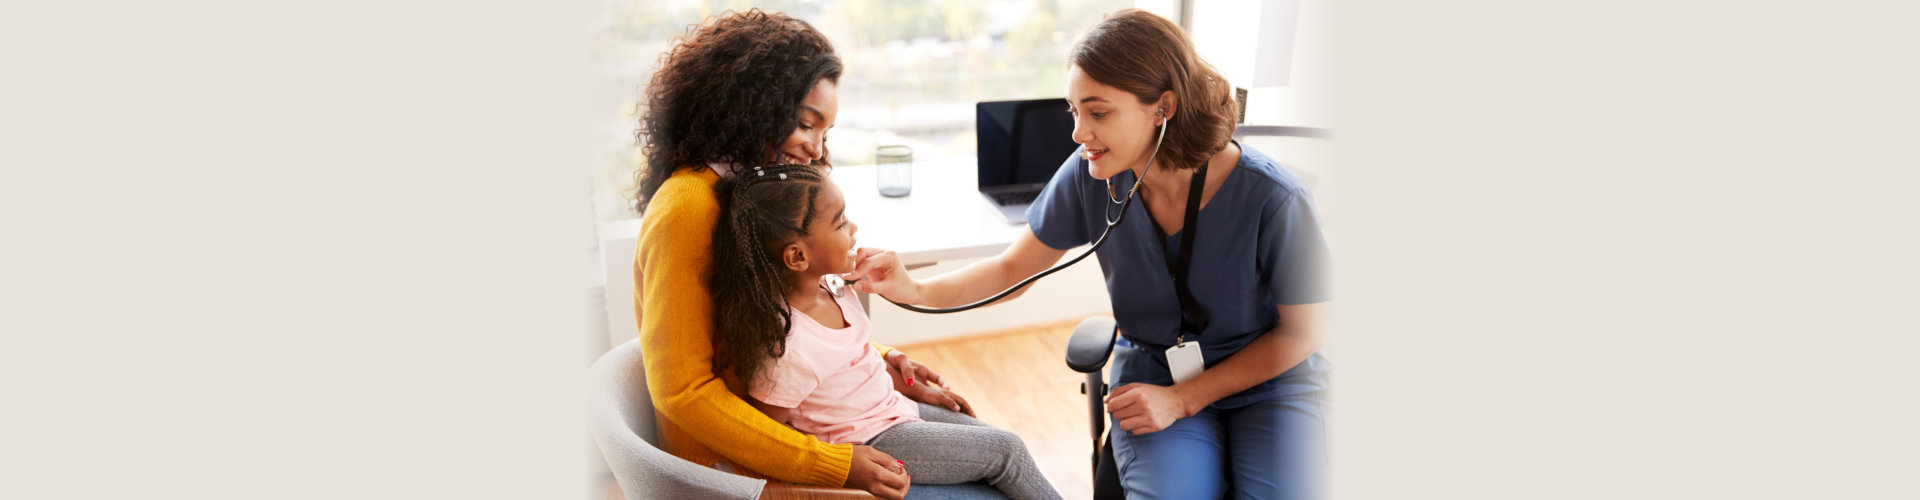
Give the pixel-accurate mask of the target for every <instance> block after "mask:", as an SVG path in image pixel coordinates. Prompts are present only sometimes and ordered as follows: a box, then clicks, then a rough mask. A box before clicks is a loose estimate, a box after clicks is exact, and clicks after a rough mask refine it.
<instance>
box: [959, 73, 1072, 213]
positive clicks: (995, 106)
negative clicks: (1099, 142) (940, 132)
mask: <svg viewBox="0 0 1920 500" xmlns="http://www.w3.org/2000/svg"><path fill="white" fill-rule="evenodd" d="M974 120H975V121H974V127H975V131H976V132H977V135H978V138H979V145H978V148H979V150H978V152H979V155H978V156H979V169H980V170H979V174H980V176H979V177H980V194H981V195H982V196H985V197H986V198H987V201H988V202H990V203H992V204H993V206H994V208H996V209H998V210H999V211H1000V217H1001V218H1003V219H1006V221H1007V223H1009V224H1020V223H1025V222H1026V221H1027V207H1029V206H1032V205H1033V200H1034V198H1036V197H1038V196H1040V190H1041V189H1042V188H1045V187H1047V181H1049V180H1052V179H1053V173H1054V172H1055V171H1058V170H1059V169H1060V164H1061V163H1064V162H1066V161H1067V158H1068V157H1070V156H1072V155H1073V152H1074V150H1076V149H1079V147H1080V145H1079V144H1076V143H1074V142H1073V117H1072V116H1070V115H1068V114H1067V100H1066V99H1064V98H1054V99H1029V100H1019V101H989V102H981V103H977V104H974Z"/></svg>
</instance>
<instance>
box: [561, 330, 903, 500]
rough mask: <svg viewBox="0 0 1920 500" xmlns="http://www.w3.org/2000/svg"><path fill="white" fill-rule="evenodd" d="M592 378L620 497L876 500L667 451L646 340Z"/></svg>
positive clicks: (595, 429) (592, 418)
mask: <svg viewBox="0 0 1920 500" xmlns="http://www.w3.org/2000/svg"><path fill="white" fill-rule="evenodd" d="M591 373H592V375H591V376H592V380H591V381H590V382H589V385H590V386H591V388H590V389H589V390H588V397H589V398H590V399H591V401H590V402H589V403H588V404H589V405H590V406H591V407H590V408H589V409H588V417H587V418H588V424H587V425H588V427H589V430H590V431H592V433H593V439H594V441H595V442H596V443H598V444H599V445H600V454H601V455H602V456H604V457H606V459H607V466H608V467H609V468H611V469H612V470H613V477H614V479H615V480H616V481H618V482H619V483H620V491H621V492H623V493H625V494H626V497H627V498H629V499H643V498H738V499H757V498H864V499H872V498H873V495H869V494H867V492H864V491H860V490H852V489H844V488H820V487H809V486H793V485H787V484H777V483H776V484H769V483H768V482H767V481H766V480H764V479H754V478H750V477H746V476H740V475H736V474H730V473H727V472H722V471H719V470H714V469H711V468H707V467H701V466H699V465H697V464H694V463H693V462H688V461H686V460H683V459H681V458H680V457H676V456H673V455H672V454H669V453H667V452H665V451H661V450H660V448H658V447H657V446H656V443H658V442H659V437H658V435H657V432H656V430H655V427H654V422H653V418H654V417H653V399H652V396H651V395H649V393H648V392H647V372H646V369H645V368H644V367H643V366H642V365H641V357H640V339H633V340H628V341H626V342H625V343H622V344H620V345H619V346H616V347H614V348H613V350H611V351H607V353H606V354H604V355H602V356H600V360H599V361H596V362H594V363H593V368H592V369H591ZM914 489H915V490H917V489H919V488H917V487H916V488H914ZM909 491H910V492H912V490H909ZM916 496H917V495H916Z"/></svg>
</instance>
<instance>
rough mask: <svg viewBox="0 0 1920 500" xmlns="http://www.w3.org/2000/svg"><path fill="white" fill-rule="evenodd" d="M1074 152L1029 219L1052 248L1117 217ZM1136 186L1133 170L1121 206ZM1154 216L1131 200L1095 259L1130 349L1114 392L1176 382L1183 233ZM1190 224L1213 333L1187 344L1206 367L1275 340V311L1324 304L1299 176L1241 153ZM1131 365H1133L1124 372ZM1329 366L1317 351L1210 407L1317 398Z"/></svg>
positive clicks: (1315, 228)
mask: <svg viewBox="0 0 1920 500" xmlns="http://www.w3.org/2000/svg"><path fill="white" fill-rule="evenodd" d="M1083 149H1084V148H1083ZM1080 153H1081V151H1075V152H1074V155H1073V156H1072V157H1069V158H1068V159H1067V161H1066V163H1064V164H1062V165H1061V166H1060V170H1059V171H1057V172H1055V173H1054V176H1053V180H1051V181H1049V182H1048V183H1047V187H1046V189H1045V190H1042V191H1041V192H1040V196H1039V198H1038V199H1036V200H1035V201H1034V203H1033V206H1032V208H1029V209H1027V225H1028V226H1029V227H1030V228H1031V229H1032V230H1033V234H1034V235H1035V236H1037V237H1038V238H1039V239H1040V242H1041V243H1045V244H1046V245H1047V246H1049V247H1053V248H1054V249H1060V250H1065V249H1071V248H1073V247H1077V246H1080V245H1085V244H1088V243H1092V242H1093V240H1094V239H1095V238H1099V237H1100V232H1101V231H1103V230H1105V229H1106V227H1107V220H1106V219H1107V218H1106V215H1105V214H1106V213H1109V212H1110V213H1112V214H1114V215H1116V216H1117V215H1119V211H1118V208H1119V206H1118V205H1114V204H1113V202H1112V201H1111V200H1110V199H1109V198H1108V195H1107V184H1106V182H1104V181H1100V180H1097V179H1094V178H1093V176H1092V175H1090V174H1089V173H1088V172H1087V171H1086V170H1085V168H1084V167H1082V166H1081V165H1082V164H1081V163H1080V160H1079V155H1080ZM1159 167H1160V166H1159V165H1155V168H1159ZM1133 181H1134V174H1133V172H1132V171H1126V172H1121V173H1120V174H1118V175H1115V176H1114V177H1113V187H1114V190H1115V192H1116V193H1117V194H1118V195H1120V196H1125V195H1126V192H1127V189H1129V188H1131V187H1132V186H1133ZM1151 218H1152V216H1151V215H1148V213H1147V208H1146V204H1145V203H1142V202H1141V200H1139V199H1136V200H1134V203H1133V205H1132V206H1130V207H1128V213H1127V216H1126V220H1125V221H1122V222H1121V223H1120V225H1119V226H1118V227H1115V228H1114V229H1113V234H1112V236H1109V237H1108V238H1109V241H1107V243H1106V245H1104V246H1101V247H1100V250H1099V251H1098V252H1097V254H1096V256H1097V257H1098V258H1099V259H1100V270H1101V272H1102V273H1104V274H1105V275H1106V278H1107V292H1108V295H1109V296H1110V297H1111V298H1112V301H1113V316H1114V320H1115V321H1116V322H1117V323H1118V324H1119V327H1120V331H1121V332H1122V333H1124V334H1125V336H1124V337H1123V338H1122V340H1121V342H1120V343H1121V347H1122V348H1128V349H1132V352H1131V353H1116V355H1115V360H1116V362H1115V366H1114V368H1115V370H1116V371H1115V372H1114V381H1113V382H1112V383H1113V385H1114V386H1115V387H1118V386H1120V385H1123V384H1127V383H1132V382H1147V383H1154V384H1159V385H1172V383H1173V380H1172V376H1171V375H1170V374H1169V373H1167V368H1166V363H1167V362H1166V353H1165V352H1164V351H1165V350H1166V348H1167V347H1168V346H1171V345H1173V344H1174V343H1175V339H1176V338H1177V337H1178V336H1179V334H1180V299H1179V298H1178V296H1177V294H1176V293H1175V291H1174V286H1173V276H1172V275H1171V274H1169V273H1168V271H1167V269H1168V266H1167V263H1169V262H1175V260H1174V259H1175V258H1177V257H1178V255H1177V253H1178V252H1179V251H1180V236H1181V233H1174V234H1171V235H1167V236H1164V237H1162V236H1160V234H1159V230H1158V229H1155V228H1154V225H1153V222H1152V221H1151V220H1150V219H1151ZM1197 224H1198V225H1199V227H1200V232H1199V234H1198V238H1196V239H1195V240H1194V243H1193V254H1194V258H1193V259H1192V264H1191V266H1192V267H1191V268H1190V269H1189V270H1188V278H1187V279H1188V281H1187V283H1188V290H1189V291H1191V292H1192V293H1193V298H1194V300H1195V301H1197V302H1198V303H1200V304H1201V306H1202V307H1204V308H1206V310H1207V314H1208V316H1209V317H1208V319H1209V323H1208V325H1207V328H1206V329H1205V330H1203V331H1200V332H1199V334H1198V335H1197V336H1189V337H1188V338H1187V340H1189V341H1198V342H1199V343H1200V346H1201V356H1202V358H1203V359H1204V360H1205V362H1206V366H1207V367H1209V368H1211V367H1213V365H1215V364H1217V363H1219V362H1220V361H1222V360H1225V359H1226V358H1227V357H1228V356H1229V355H1232V354H1233V353H1235V352H1239V351H1240V348H1241V347H1244V346H1246V345H1247V343H1248V342H1252V341H1253V339H1254V338H1256V337H1259V336H1260V335H1262V334H1265V333H1267V332H1268V331H1269V330H1272V329H1273V328H1274V326H1275V325H1277V324H1278V322H1279V313H1278V312H1277V311H1275V306H1276V305H1298V304H1313V303H1319V302H1326V301H1327V300H1328V299H1329V297H1330V293H1329V290H1328V286H1327V279H1326V268H1327V245H1326V240H1325V239H1323V238H1322V237H1321V234H1320V222H1319V219H1318V218H1317V217H1315V215H1314V208H1313V199H1312V196H1311V195H1310V194H1309V193H1308V192H1307V189H1306V187H1305V186H1303V185H1302V184H1301V182H1300V178H1299V177H1295V176H1294V175H1293V174H1292V173H1290V172H1287V171H1286V169H1284V168H1281V166H1280V164H1279V163H1278V162H1275V161H1274V160H1273V159H1272V158H1269V157H1267V156H1266V155H1265V154H1262V153H1260V152H1259V151H1258V150H1255V149H1253V148H1251V147H1247V146H1246V145H1244V144H1243V145H1241V146H1240V161H1239V162H1238V163H1236V164H1235V165H1234V169H1233V171H1232V172H1230V173H1229V174H1228V175H1227V179H1226V181H1225V182H1223V183H1222V184H1221V186H1220V190H1219V191H1218V192H1216V193H1215V194H1214V196H1213V199H1212V200H1209V201H1208V202H1207V204H1206V206H1204V207H1202V208H1201V210H1200V217H1199V221H1198V223H1197ZM1182 231H1185V229H1184V228H1183V229H1182ZM1130 359H1132V360H1137V361H1134V362H1131V363H1129V362H1126V361H1127V360H1130ZM1327 368H1328V366H1327V362H1326V359H1325V358H1323V357H1321V356H1320V354H1319V353H1317V352H1316V353H1314V354H1313V355H1312V356H1310V357H1308V358H1307V360H1305V361H1303V362H1301V363H1300V364H1299V365H1296V366H1294V367H1292V368H1291V369H1289V370H1287V372H1286V373H1282V374H1280V376H1278V377H1275V378H1274V379H1272V380H1268V381H1266V382H1262V383H1261V384H1259V385H1256V386H1254V387H1252V388H1249V389H1247V390H1245V391H1242V392H1240V393H1238V394H1234V395H1232V396H1228V397H1227V398H1225V399H1222V400H1220V401H1218V402H1215V403H1214V405H1215V406H1218V407H1221V408H1235V407H1240V406H1244V405H1247V404H1252V403H1255V402H1258V401H1263V400H1267V399H1271V398H1274V397H1280V396H1288V395H1294V394H1304V393H1309V392H1315V391H1318V390H1322V389H1325V388H1326V378H1325V375H1326V373H1325V372H1326V370H1327Z"/></svg>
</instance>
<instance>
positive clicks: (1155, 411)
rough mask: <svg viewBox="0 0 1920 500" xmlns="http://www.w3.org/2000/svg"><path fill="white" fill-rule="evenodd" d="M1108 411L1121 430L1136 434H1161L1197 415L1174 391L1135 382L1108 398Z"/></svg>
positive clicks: (1116, 390)
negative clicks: (1179, 422)
mask: <svg viewBox="0 0 1920 500" xmlns="http://www.w3.org/2000/svg"><path fill="white" fill-rule="evenodd" d="M1106 402H1107V411H1108V412H1110V413H1113V418H1116V419H1119V420H1120V428H1121V429H1124V430H1127V431H1131V432H1133V433H1134V434H1146V433H1150V432H1159V431H1160V430H1161V429H1166V428H1167V427H1169V426H1172V425H1173V422H1174V421H1176V420H1180V419H1183V418H1187V417H1191V416H1193V411H1189V410H1188V409H1187V406H1188V405H1187V401H1186V399H1184V398H1182V397H1181V395H1180V393H1178V392H1175V391H1174V390H1173V388H1170V387H1165V386H1158V385H1151V384H1142V383H1138V382H1135V383H1131V384H1127V385H1123V386H1120V388H1119V389H1114V391H1113V393H1112V394H1108V395H1107V399H1106Z"/></svg>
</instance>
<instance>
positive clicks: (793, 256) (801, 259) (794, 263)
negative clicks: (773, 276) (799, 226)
mask: <svg viewBox="0 0 1920 500" xmlns="http://www.w3.org/2000/svg"><path fill="white" fill-rule="evenodd" d="M780 264H781V265H784V266H787V269H792V270H794V271H800V272H804V271H806V270H807V267H808V263H807V250H806V249H805V248H801V247H800V244H799V243H793V244H790V245H787V247H786V248H782V249H780Z"/></svg>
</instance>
